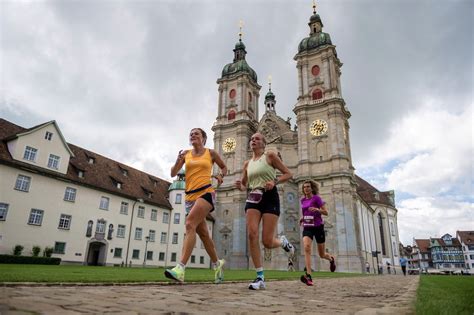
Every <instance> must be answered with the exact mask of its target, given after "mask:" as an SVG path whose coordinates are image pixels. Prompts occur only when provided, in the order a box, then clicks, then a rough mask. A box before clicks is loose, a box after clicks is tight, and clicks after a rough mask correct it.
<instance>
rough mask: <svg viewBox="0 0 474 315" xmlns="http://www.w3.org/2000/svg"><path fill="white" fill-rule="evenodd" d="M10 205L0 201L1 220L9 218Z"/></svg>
mask: <svg viewBox="0 0 474 315" xmlns="http://www.w3.org/2000/svg"><path fill="white" fill-rule="evenodd" d="M8 206H9V204H8V203H3V202H0V221H6V220H7V214H8Z"/></svg>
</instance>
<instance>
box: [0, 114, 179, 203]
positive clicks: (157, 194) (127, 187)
mask: <svg viewBox="0 0 474 315" xmlns="http://www.w3.org/2000/svg"><path fill="white" fill-rule="evenodd" d="M33 128H35V127H33ZM30 129H31V128H29V129H26V128H23V127H20V126H18V125H15V124H13V123H11V122H9V121H7V120H5V119H2V118H0V140H1V142H0V163H2V164H8V165H11V166H13V167H21V168H27V169H31V170H34V171H37V172H39V173H41V174H43V175H46V176H52V177H56V178H63V179H67V180H69V181H72V182H74V183H76V184H78V185H83V186H88V187H91V188H93V189H97V190H102V191H105V192H108V193H111V194H115V195H121V196H124V197H126V198H130V199H139V198H141V199H143V200H144V201H145V202H146V203H149V204H152V205H157V206H161V207H164V208H167V209H172V207H171V204H170V202H169V201H168V199H167V198H168V187H169V185H170V183H169V182H168V181H165V180H163V179H161V178H158V177H155V176H153V175H150V174H148V173H145V172H142V171H139V170H137V169H135V168H132V167H130V166H127V165H124V164H122V163H119V162H117V161H114V160H112V159H109V158H106V157H104V156H102V155H100V154H97V153H94V152H91V151H88V150H86V149H83V148H81V147H78V146H76V145H73V144H70V143H68V146H69V148H70V149H71V150H72V152H73V153H74V155H75V157H71V159H70V162H69V166H72V167H68V170H67V174H66V175H64V174H60V173H57V172H53V171H50V170H48V169H44V168H42V167H37V166H34V165H31V164H28V163H23V162H21V161H17V160H14V159H13V158H12V157H11V155H10V152H9V151H8V148H7V142H6V141H5V139H7V138H11V137H13V136H15V135H16V134H18V133H21V132H25V131H27V130H30ZM90 157H93V158H94V160H95V161H94V164H89V162H88V161H89V158H90ZM78 170H81V171H83V172H84V177H83V178H80V177H79V176H78V172H77V171H78ZM122 170H126V171H127V176H125V175H123V173H122V172H123V171H122ZM114 179H115V181H118V182H120V183H122V188H121V189H119V188H117V187H116V183H114ZM145 191H149V192H151V197H149V196H148V194H147V193H146V192H145Z"/></svg>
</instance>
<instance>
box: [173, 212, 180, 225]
mask: <svg viewBox="0 0 474 315" xmlns="http://www.w3.org/2000/svg"><path fill="white" fill-rule="evenodd" d="M180 221H181V213H179V212H177V213H175V214H174V216H173V223H174V224H179V222H180Z"/></svg>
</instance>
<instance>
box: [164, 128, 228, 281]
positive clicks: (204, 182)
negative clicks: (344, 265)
mask: <svg viewBox="0 0 474 315" xmlns="http://www.w3.org/2000/svg"><path fill="white" fill-rule="evenodd" d="M206 140H207V135H206V132H205V131H204V130H202V129H201V128H194V129H191V132H190V134H189V142H190V143H191V145H192V147H193V148H192V149H191V150H181V151H179V153H178V158H177V159H176V162H175V164H174V165H173V167H171V177H174V176H176V174H178V172H179V170H180V169H181V168H182V167H183V165H186V173H185V174H186V191H185V193H186V198H185V199H186V213H187V216H186V236H185V238H184V244H183V251H182V253H181V260H180V262H179V263H178V264H177V265H176V267H174V268H172V269H166V270H165V276H166V277H167V278H170V279H173V280H176V281H179V282H183V281H184V273H185V267H186V263H187V262H188V260H189V257H191V253H192V251H193V248H194V245H195V244H196V233H197V234H198V235H199V238H201V241H202V243H203V244H204V248H205V249H206V251H207V253H208V254H209V257H211V262H212V266H213V269H214V270H215V283H220V282H222V280H223V279H224V269H223V266H224V263H225V261H224V259H219V258H218V257H217V252H216V248H215V246H214V242H213V241H212V238H211V236H210V235H209V230H208V228H207V223H206V216H207V215H208V214H209V213H210V212H211V211H213V210H214V203H215V194H216V193H215V191H214V188H213V187H212V185H211V177H215V178H216V179H217V182H218V184H219V185H220V184H222V181H223V179H224V175H225V174H227V167H226V165H225V164H224V161H222V158H221V157H220V156H219V154H218V153H217V152H216V151H214V150H212V149H208V148H205V147H204V145H205V144H206ZM214 163H216V164H217V166H219V168H220V172H219V174H218V175H215V176H212V166H213V165H214Z"/></svg>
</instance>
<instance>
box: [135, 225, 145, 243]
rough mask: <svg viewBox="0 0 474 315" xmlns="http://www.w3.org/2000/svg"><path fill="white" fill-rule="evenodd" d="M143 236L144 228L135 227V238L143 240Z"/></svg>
mask: <svg viewBox="0 0 474 315" xmlns="http://www.w3.org/2000/svg"><path fill="white" fill-rule="evenodd" d="M142 237H143V229H142V228H140V227H136V228H135V238H134V239H135V240H138V241H141V240H142Z"/></svg>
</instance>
